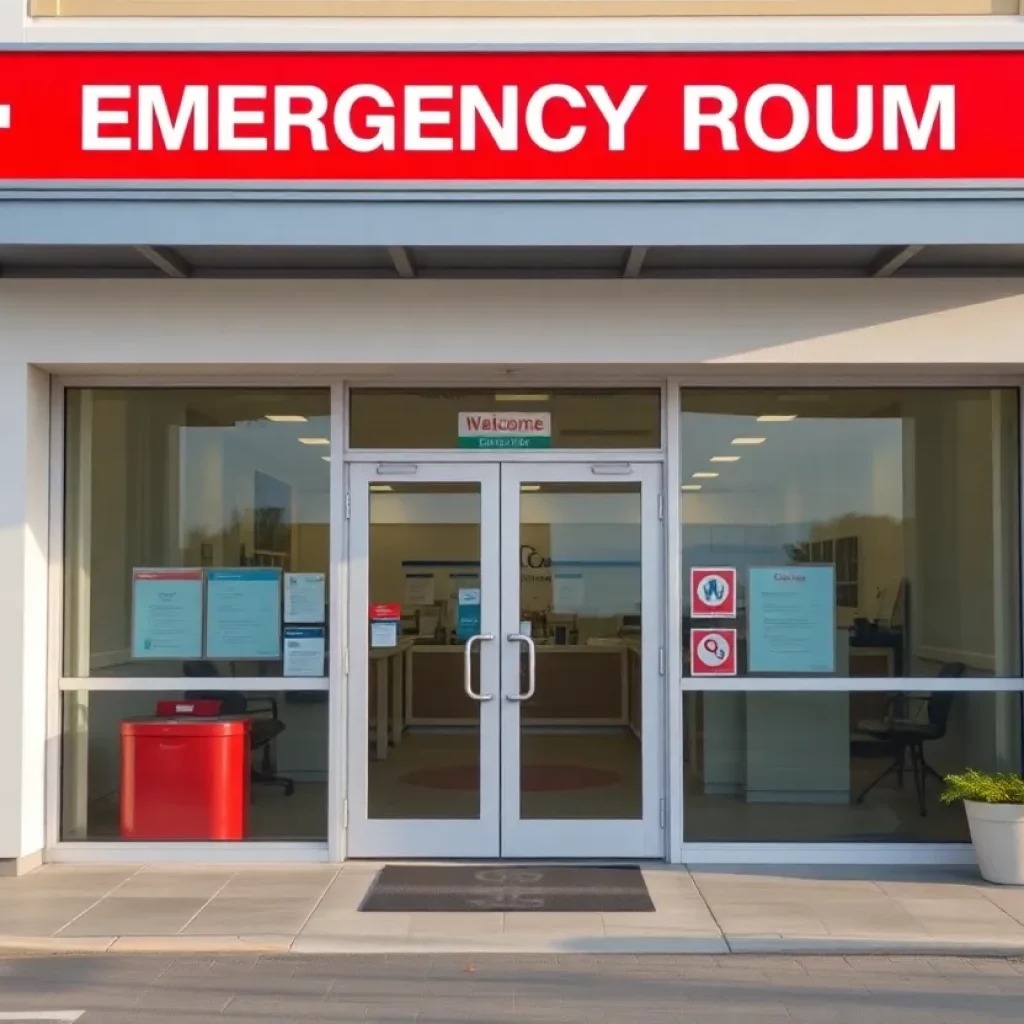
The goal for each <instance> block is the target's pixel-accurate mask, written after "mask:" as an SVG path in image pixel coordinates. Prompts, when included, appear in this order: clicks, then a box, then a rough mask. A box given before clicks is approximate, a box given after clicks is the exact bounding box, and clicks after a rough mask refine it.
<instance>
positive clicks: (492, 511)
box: [343, 459, 666, 859]
mask: <svg viewBox="0 0 1024 1024" xmlns="http://www.w3.org/2000/svg"><path fill="white" fill-rule="evenodd" d="M346 468H347V476H348V479H347V485H348V486H347V494H348V495H349V499H348V504H347V515H348V516H349V519H350V521H349V531H348V533H349V599H348V616H347V618H348V628H349V635H348V637H347V638H346V650H347V652H348V656H347V657H346V658H345V667H344V674H345V684H346V689H347V691H348V696H347V700H348V715H347V724H348V729H347V741H348V742H347V747H348V755H347V757H348V792H347V794H346V797H345V800H344V802H343V807H344V808H345V811H344V816H345V821H344V825H345V828H346V832H347V840H348V855H349V856H350V857H396V858H397V857H409V858H458V857H480V858H482V857H488V858H489V857H518V858H526V857H542V858H546V859H554V858H560V857H593V856H595V853H596V855H597V856H598V857H600V858H602V859H611V858H650V857H663V856H664V850H665V846H664V839H663V827H664V813H663V810H664V794H663V785H664V779H663V775H664V771H663V753H662V747H663V744H662V740H663V718H662V714H663V712H662V704H663V701H664V683H663V681H664V664H665V658H664V635H665V634H664V631H665V625H666V624H665V621H664V607H663V606H664V600H663V595H664V581H663V579H662V575H663V574H662V572H661V567H662V564H663V558H662V549H663V545H664V536H663V534H664V531H663V528H662V527H663V523H662V522H661V519H662V515H661V510H662V508H663V500H662V496H661V490H662V469H661V466H660V465H658V464H657V463H655V462H653V461H650V462H632V461H630V462H626V461H625V460H621V461H620V460H616V461H614V462H602V461H600V460H594V459H588V460H586V461H583V460H579V459H576V460H563V461H560V462H557V463H555V462H551V461H549V460H546V459H545V460H536V461H529V462H527V461H525V460H522V459H516V460H496V459H495V460H492V461H490V462H486V463H484V462H477V461H473V462H469V461H465V460H461V459H452V460H451V461H449V462H444V463H440V462H433V461H430V462H422V461H418V460H414V459H409V460H403V461H402V462H397V461H390V460H386V459H377V460H374V461H373V462H361V463H351V464H349V465H348V466H347V467H346ZM602 469H603V470H605V472H601V470H602ZM606 473H607V474H608V475H607V476H606ZM609 478H613V479H621V480H623V481H626V480H627V478H628V479H629V480H632V481H635V482H639V483H640V484H641V523H642V530H643V535H642V567H641V571H642V578H643V595H642V601H643V607H644V608H645V609H652V610H653V612H652V613H645V615H644V618H645V620H647V621H645V624H644V631H643V640H642V644H643V646H642V651H641V679H642V688H643V689H642V697H641V706H642V707H643V709H644V712H643V714H642V724H641V744H642V751H643V754H642V757H643V762H642V778H643V782H642V786H643V810H642V818H640V819H636V820H629V821H623V820H619V819H612V820H607V821H600V820H597V821H592V820H572V819H544V820H534V821H529V820H528V821H523V820H520V819H519V817H518V809H519V711H518V704H516V703H514V702H510V701H508V700H507V697H508V695H509V692H511V689H512V688H514V687H515V686H516V685H517V684H518V680H519V658H520V647H519V644H518V643H513V642H511V641H509V640H508V639H507V638H508V636H509V635H510V634H515V633H517V632H518V629H519V621H518V620H519V611H520V566H519V543H518V539H519V535H520V534H519V518H520V516H519V495H520V486H519V485H520V484H521V483H522V482H525V481H532V482H540V483H544V482H558V483H574V482H587V483H593V482H595V481H597V480H601V479H609ZM374 482H376V483H410V482H418V483H459V482H468V483H479V484H480V502H481V505H480V512H481V524H480V528H481V529H480V545H481V551H480V587H481V592H482V593H481V598H482V601H481V625H480V632H481V633H483V634H486V635H490V636H493V637H494V638H495V639H494V640H493V641H481V642H480V644H479V650H480V662H479V664H480V674H479V683H478V685H479V687H480V692H481V693H483V694H485V695H487V696H488V697H490V698H491V699H489V700H485V701H483V702H481V703H480V705H479V707H480V720H479V725H480V728H479V733H478V737H479V741H480V815H479V817H478V818H476V819H436V818H435V819H408V818H377V819H374V818H370V817H369V815H368V807H367V800H368V778H369V774H368V765H369V758H370V756H371V746H370V741H369V729H368V728H367V723H368V721H369V691H370V687H369V685H368V680H369V672H370V669H371V660H372V659H371V655H370V648H369V644H368V641H367V639H366V634H365V632H364V633H363V635H362V636H361V637H360V636H359V635H358V634H357V633H356V630H360V629H363V630H365V626H366V622H367V609H368V607H369V573H368V568H369V554H370V548H369V540H370V535H369V525H370V518H369V497H370V493H371V491H370V485H371V483H374ZM512 538H514V539H515V542H514V543H513V540H512ZM630 826H634V827H632V828H631V827H630Z"/></svg>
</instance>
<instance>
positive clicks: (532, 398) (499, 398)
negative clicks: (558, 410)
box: [494, 394, 551, 402]
mask: <svg viewBox="0 0 1024 1024" xmlns="http://www.w3.org/2000/svg"><path fill="white" fill-rule="evenodd" d="M550 399H551V396H550V395H507V394H496V395H495V396H494V400H495V401H496V402H547V401H549V400H550Z"/></svg>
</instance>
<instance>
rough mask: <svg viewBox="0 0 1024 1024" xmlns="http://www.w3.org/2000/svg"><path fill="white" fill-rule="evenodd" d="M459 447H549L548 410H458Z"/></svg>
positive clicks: (549, 421)
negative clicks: (500, 411)
mask: <svg viewBox="0 0 1024 1024" xmlns="http://www.w3.org/2000/svg"><path fill="white" fill-rule="evenodd" d="M459 447H460V448H550V447H551V413H549V412H502V413H498V412H460V413H459Z"/></svg>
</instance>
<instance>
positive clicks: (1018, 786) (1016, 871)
mask: <svg viewBox="0 0 1024 1024" xmlns="http://www.w3.org/2000/svg"><path fill="white" fill-rule="evenodd" d="M945 782H946V788H945V790H944V791H943V793H942V802H943V803H946V804H951V803H953V802H954V801H956V800H963V802H964V807H965V808H966V809H967V824H968V825H969V826H970V829H971V842H972V843H973V844H974V852H975V853H976V854H977V857H978V867H979V868H980V869H981V876H982V878H984V879H985V880H986V881H987V882H995V883H996V884H997V885H1024V778H1021V777H1020V776H1019V775H1012V774H1008V773H1003V772H997V773H995V774H988V773H986V772H978V771H975V770H974V769H973V768H969V769H968V770H967V771H965V772H964V773H963V774H962V775H947V776H946V778H945Z"/></svg>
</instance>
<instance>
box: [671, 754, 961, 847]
mask: <svg viewBox="0 0 1024 1024" xmlns="http://www.w3.org/2000/svg"><path fill="white" fill-rule="evenodd" d="M885 766H886V761H885V760H878V759H876V758H867V757H865V758H857V757H854V758H851V761H850V792H851V794H853V796H852V797H851V800H850V802H849V803H810V802H808V803H748V802H747V801H746V800H745V799H744V797H743V796H742V795H736V796H721V795H709V794H706V793H704V792H703V791H702V788H701V784H700V780H699V779H694V778H692V777H690V778H689V779H688V783H687V786H686V793H685V798H684V811H683V829H684V835H685V838H686V841H688V842H695V843H697V842H722V843H743V842H765V843H771V842H779V843H815V842H817V843H872V842H879V843H884V842H908V843H913V842H926V843H959V842H968V841H969V839H970V836H969V835H968V832H967V821H966V817H965V815H964V813H963V808H962V807H959V806H955V805H954V806H947V805H945V804H942V803H940V801H939V790H940V788H941V787H940V785H939V783H938V782H937V781H935V780H934V779H929V780H928V782H927V785H926V789H925V803H924V808H925V811H926V812H927V813H926V814H924V815H922V814H921V806H920V804H919V803H918V799H917V794H916V792H915V791H914V781H913V778H912V776H911V773H910V771H909V769H908V770H907V771H906V773H905V775H904V780H903V786H902V788H900V787H899V785H898V780H897V778H896V775H895V773H894V774H892V775H890V776H888V777H886V778H885V779H883V780H882V781H881V782H880V783H879V784H878V785H877V786H875V787H874V789H872V790H871V792H870V793H869V794H868V795H867V796H866V797H865V799H864V801H863V803H859V804H858V803H856V802H855V796H856V794H858V793H860V792H862V791H863V790H864V789H865V788H866V787H867V786H868V785H870V783H871V782H873V781H874V779H875V778H877V776H878V775H879V774H880V773H881V772H882V770H883V769H884V768H885Z"/></svg>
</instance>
